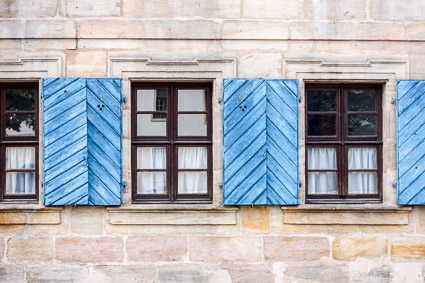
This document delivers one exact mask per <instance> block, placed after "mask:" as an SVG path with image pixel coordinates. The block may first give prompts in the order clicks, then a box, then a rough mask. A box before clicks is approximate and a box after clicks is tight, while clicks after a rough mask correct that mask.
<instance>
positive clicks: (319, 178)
mask: <svg viewBox="0 0 425 283" xmlns="http://www.w3.org/2000/svg"><path fill="white" fill-rule="evenodd" d="M308 193H309V194H336V193H337V189H336V172H308Z"/></svg>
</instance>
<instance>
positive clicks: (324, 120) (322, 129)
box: [308, 115, 336, 136]
mask: <svg viewBox="0 0 425 283" xmlns="http://www.w3.org/2000/svg"><path fill="white" fill-rule="evenodd" d="M308 135H309V136H335V135H336V116H335V115H308Z"/></svg>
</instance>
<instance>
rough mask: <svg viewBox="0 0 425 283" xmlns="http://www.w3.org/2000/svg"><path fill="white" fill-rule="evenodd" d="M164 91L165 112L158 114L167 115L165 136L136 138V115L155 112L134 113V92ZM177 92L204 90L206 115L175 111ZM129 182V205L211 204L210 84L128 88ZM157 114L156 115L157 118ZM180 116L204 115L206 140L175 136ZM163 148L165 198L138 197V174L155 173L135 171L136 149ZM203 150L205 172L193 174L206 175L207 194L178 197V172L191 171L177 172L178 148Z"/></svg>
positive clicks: (143, 84)
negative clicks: (130, 193) (204, 148)
mask: <svg viewBox="0 0 425 283" xmlns="http://www.w3.org/2000/svg"><path fill="white" fill-rule="evenodd" d="M159 88H165V89H166V90H167V94H166V105H167V108H166V110H165V111H161V112H159V113H164V114H166V118H165V120H166V135H165V136H137V115H138V114H153V112H156V113H158V112H157V111H155V109H154V110H152V111H138V110H137V90H139V89H159ZM179 89H204V90H205V92H206V111H178V105H177V100H178V97H177V95H178V90H179ZM131 109H132V111H131V121H132V123H131V174H132V177H131V180H132V203H135V204H137V203H142V204H143V203H147V204H149V203H168V204H170V203H172V204H179V203H186V204H187V203H194V204H198V203H199V204H204V203H212V201H213V185H212V184H213V179H212V177H213V176H212V175H213V174H212V173H213V168H212V167H213V160H212V159H213V158H212V157H213V154H212V144H213V142H212V130H213V129H212V125H213V123H212V83H207V82H193V83H192V82H191V83H188V82H135V83H132V85H131ZM159 113H158V114H159ZM179 114H205V115H206V119H207V121H206V122H207V123H206V125H207V132H206V136H178V133H177V131H178V127H177V126H178V115H179ZM151 146H157V147H161V146H162V147H165V148H166V152H167V157H166V169H165V170H163V169H159V170H158V171H166V172H167V177H166V184H167V191H166V194H138V193H137V172H141V171H155V170H154V169H153V170H152V169H137V148H138V147H151ZM182 146H184V147H206V148H207V169H194V170H193V171H206V172H207V193H206V194H178V188H177V186H178V172H179V171H191V169H183V170H182V169H179V168H178V159H177V158H178V148H179V147H182Z"/></svg>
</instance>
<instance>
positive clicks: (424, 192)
mask: <svg viewBox="0 0 425 283" xmlns="http://www.w3.org/2000/svg"><path fill="white" fill-rule="evenodd" d="M424 111H425V81H421V80H400V81H397V179H398V181H397V192H398V194H397V203H398V204H401V205H424V204H425V114H424Z"/></svg>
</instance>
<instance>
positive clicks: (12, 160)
mask: <svg viewBox="0 0 425 283" xmlns="http://www.w3.org/2000/svg"><path fill="white" fill-rule="evenodd" d="M34 168H35V148H34V147H6V169H34Z"/></svg>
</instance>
